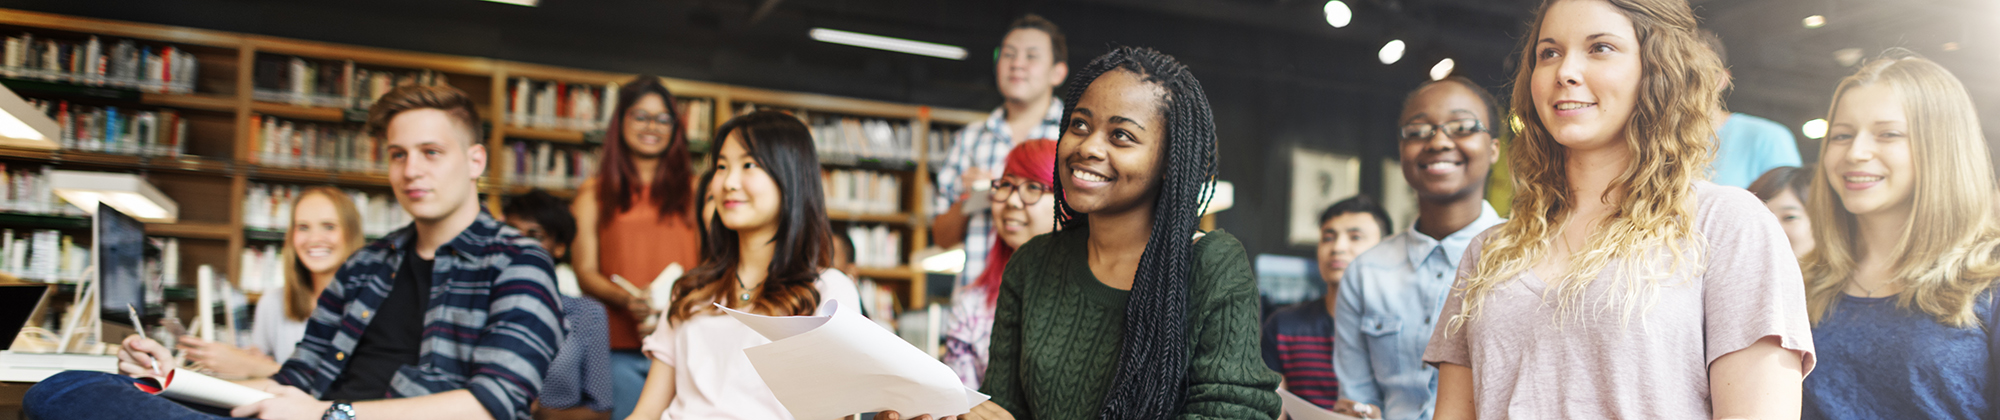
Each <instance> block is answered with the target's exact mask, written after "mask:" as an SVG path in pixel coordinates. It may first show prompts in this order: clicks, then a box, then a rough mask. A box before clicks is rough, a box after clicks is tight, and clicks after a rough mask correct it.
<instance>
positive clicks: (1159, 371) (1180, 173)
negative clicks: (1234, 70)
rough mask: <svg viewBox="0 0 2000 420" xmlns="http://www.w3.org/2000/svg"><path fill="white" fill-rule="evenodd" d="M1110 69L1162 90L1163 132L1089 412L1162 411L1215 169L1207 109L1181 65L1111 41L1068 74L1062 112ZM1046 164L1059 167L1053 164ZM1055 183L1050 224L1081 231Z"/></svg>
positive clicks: (1184, 333) (1168, 409)
mask: <svg viewBox="0 0 2000 420" xmlns="http://www.w3.org/2000/svg"><path fill="white" fill-rule="evenodd" d="M1113 70H1123V71H1128V72H1132V73H1133V74H1135V75H1137V76H1139V77H1140V79H1141V80H1144V81H1145V82H1147V83H1151V84H1155V85H1158V86H1160V87H1161V88H1162V90H1164V91H1166V93H1165V95H1163V96H1162V97H1161V98H1160V103H1161V106H1160V114H1161V116H1163V117H1164V118H1162V120H1164V121H1166V126H1167V130H1166V140H1167V141H1166V149H1165V150H1164V151H1163V152H1162V153H1163V158H1162V159H1161V162H1162V163H1163V165H1164V166H1163V169H1162V170H1161V171H1160V172H1161V177H1162V179H1161V180H1160V184H1159V185H1160V187H1159V188H1160V191H1159V194H1158V196H1157V197H1156V202H1155V203H1154V205H1153V234H1152V237H1150V238H1147V240H1146V250H1145V252H1144V253H1143V254H1141V256H1140V257H1139V267H1138V270H1137V272H1136V273H1134V275H1133V280H1132V294H1131V301H1130V303H1128V304H1127V305H1126V306H1125V337H1124V344H1123V346H1122V347H1121V348H1120V349H1119V351H1118V352H1119V357H1118V373H1117V375H1116V376H1114V377H1113V379H1112V385H1111V391H1110V393H1109V394H1107V395H1105V397H1104V406H1103V407H1102V408H1101V409H1100V410H1099V412H1098V416H1099V417H1100V418H1106V419H1158V418H1167V417H1172V416H1173V415H1174V413H1177V412H1179V411H1180V409H1181V398H1182V397H1183V395H1181V394H1182V391H1184V390H1185V389H1186V378H1187V366H1188V363H1189V359H1190V356H1189V353H1190V350H1189V348H1188V328H1187V323H1188V319H1187V317H1188V288H1189V284H1191V280H1192V279H1193V278H1194V258H1195V256H1194V241H1193V237H1194V234H1195V230H1196V228H1197V227H1198V226H1199V225H1200V221H1201V209H1202V208H1203V207H1205V206H1207V205H1208V201H1209V198H1210V197H1211V196H1212V195H1214V190H1213V188H1212V187H1211V185H1212V183H1211V182H1210V181H1211V180H1213V179H1214V178H1215V173H1216V143H1215V118H1214V116H1213V115H1212V113H1210V112H1209V109H1208V96H1207V94H1204V93H1202V89H1201V82H1200V81H1197V80H1195V78H1194V74H1193V73H1190V72H1188V69H1187V66H1184V65H1181V63H1180V62H1179V61H1177V60H1175V59H1174V58H1173V57H1172V56H1169V55H1166V54H1164V53H1161V52H1159V51H1154V50H1153V49H1150V48H1142V47H1119V48H1117V49H1113V50H1111V52H1109V53H1105V54H1104V55H1103V56H1099V57H1097V59H1095V60H1091V62H1090V65H1089V66H1087V67H1084V69H1083V72H1082V73H1079V77H1077V78H1076V79H1072V80H1071V81H1070V85H1069V91H1068V93H1067V95H1066V96H1065V97H1064V98H1063V99H1064V101H1063V106H1064V107H1065V108H1066V109H1064V110H1063V115H1065V116H1067V115H1071V113H1073V112H1076V105H1077V103H1078V102H1079V101H1080V100H1081V99H1083V92H1084V90H1086V89H1088V88H1089V87H1090V84H1091V82H1093V81H1096V80H1097V77H1098V76H1102V75H1104V73H1106V72H1110V71H1113ZM1058 165H1060V163H1058ZM1056 170H1057V171H1059V172H1058V173H1060V170H1061V168H1056ZM1055 184H1056V185H1055V199H1056V221H1057V223H1059V224H1061V226H1062V229H1063V230H1071V229H1084V230H1085V231H1088V229H1089V224H1088V222H1089V220H1088V217H1087V215H1085V214H1082V213H1078V212H1076V210H1073V209H1071V208H1070V207H1069V203H1068V202H1067V201H1066V200H1064V199H1063V187H1062V184H1063V183H1061V182H1057V183H1055Z"/></svg>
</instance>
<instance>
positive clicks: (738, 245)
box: [626, 111, 860, 420]
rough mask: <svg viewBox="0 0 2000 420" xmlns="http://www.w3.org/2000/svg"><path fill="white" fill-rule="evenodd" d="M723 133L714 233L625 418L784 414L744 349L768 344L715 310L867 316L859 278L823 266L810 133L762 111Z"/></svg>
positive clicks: (826, 254) (820, 200) (828, 238)
mask: <svg viewBox="0 0 2000 420" xmlns="http://www.w3.org/2000/svg"><path fill="white" fill-rule="evenodd" d="M716 138H720V139H723V141H722V144H721V147H720V148H718V149H717V152H716V154H715V165H714V167H715V176H714V181H713V182H714V190H713V191H715V193H716V200H717V206H716V207H717V213H716V217H715V220H716V221H717V222H718V223H716V224H717V225H718V226H716V228H715V229H711V230H710V231H709V232H708V234H707V236H706V237H705V238H703V240H704V241H706V242H707V243H708V244H710V246H706V247H704V249H703V251H704V252H706V253H707V255H703V256H702V259H701V260H702V263H701V265H697V266H695V268H694V269H693V270H690V271H689V272H688V273H687V275H686V276H684V277H683V278H681V279H680V280H679V281H677V282H675V283H674V288H673V302H671V303H670V304H669V306H668V309H667V310H666V311H665V312H663V313H662V314H661V315H660V316H661V318H662V319H661V320H660V321H659V322H656V323H655V324H656V329H655V330H654V331H653V334H652V335H649V336H647V337H646V340H645V344H646V345H645V350H646V353H648V354H649V355H651V356H652V369H651V371H652V373H651V374H649V375H647V377H646V390H645V392H644V394H643V395H641V396H640V398H639V403H638V405H637V406H636V407H635V408H633V409H632V414H631V415H630V416H629V417H626V419H627V420H653V419H667V418H676V419H789V418H791V414H790V412H788V411H786V410H785V407H784V406H783V405H781V404H779V402H778V400H777V397H774V396H772V394H771V390H770V387H769V386H767V385H765V384H764V380H763V379H762V378H761V377H759V376H758V374H757V370H756V368H754V367H752V366H751V365H750V359H749V358H748V357H746V356H744V353H743V349H746V348H750V347H755V346H758V345H762V344H766V343H770V342H771V341H770V340H767V339H765V338H764V336H763V335H759V334H758V333H757V332H756V331H754V330H751V329H750V327H748V326H745V325H743V323H742V322H739V321H737V320H735V319H733V318H730V317H729V316H727V315H724V314H723V313H722V312H721V311H720V310H717V309H715V306H714V305H715V304H721V305H724V306H728V307H730V308H734V309H737V310H741V311H745V312H750V313H754V314H758V315H769V316H797V315H830V313H829V310H830V309H832V308H830V306H835V305H829V304H828V303H829V302H832V301H839V303H838V305H837V307H838V308H843V309H840V310H842V311H854V310H859V309H860V306H858V305H860V294H859V292H857V291H856V290H855V287H854V280H852V279H849V278H847V276H846V275H844V274H841V273H840V271H838V270H832V269H829V268H828V267H829V266H830V265H831V264H832V247H833V244H832V241H833V234H832V228H831V227H830V226H829V223H828V221H827V217H826V205H825V203H824V200H825V197H826V195H825V192H823V190H822V189H821V186H820V177H819V157H818V155H817V153H815V152H814V150H813V143H812V133H811V131H809V129H807V128H806V126H805V124H804V123H802V122H799V120H798V118H795V117H792V116H791V115H786V114H784V113H779V112H773V111H762V112H755V113H751V114H748V115H744V116H740V117H736V118H735V119H732V120H730V121H729V122H728V123H726V124H723V125H722V127H721V128H720V129H718V130H716ZM813 420H825V419H813Z"/></svg>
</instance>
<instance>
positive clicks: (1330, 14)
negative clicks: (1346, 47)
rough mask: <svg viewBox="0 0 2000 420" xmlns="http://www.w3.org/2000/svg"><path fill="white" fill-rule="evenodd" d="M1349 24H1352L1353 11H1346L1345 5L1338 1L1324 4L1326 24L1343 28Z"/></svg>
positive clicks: (1334, 0)
mask: <svg viewBox="0 0 2000 420" xmlns="http://www.w3.org/2000/svg"><path fill="white" fill-rule="evenodd" d="M1351 22H1354V11H1353V10H1348V9H1347V3H1343V2H1341V1H1340V0H1333V1H1329V2H1326V24H1328V25H1333V27H1335V28H1345V27H1347V24H1348V23H1351Z"/></svg>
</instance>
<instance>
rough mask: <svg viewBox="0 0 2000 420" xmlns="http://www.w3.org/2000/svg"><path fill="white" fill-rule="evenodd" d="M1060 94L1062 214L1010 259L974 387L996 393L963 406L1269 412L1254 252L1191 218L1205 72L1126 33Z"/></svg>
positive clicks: (1205, 112)
mask: <svg viewBox="0 0 2000 420" xmlns="http://www.w3.org/2000/svg"><path fill="white" fill-rule="evenodd" d="M1063 103H1064V104H1067V105H1066V106H1068V107H1069V108H1068V109H1066V110H1065V112H1064V113H1063V118H1064V119H1063V134H1062V138H1061V139H1060V140H1059V141H1058V146H1057V147H1056V165H1055V179H1056V185H1055V191H1053V192H1052V193H1053V198H1055V200H1056V202H1055V206H1056V208H1055V212H1056V221H1057V223H1059V224H1060V225H1061V229H1060V230H1058V231H1057V232H1056V233H1053V234H1049V235H1042V236H1041V237H1038V238H1035V239H1034V240H1031V241H1028V243H1027V244H1025V245H1022V246H1021V249H1020V250H1017V251H1015V252H1014V256H1013V260H1011V261H1009V262H1008V264H1007V267H1006V269H1005V270H1006V272H1005V274H1002V280H1001V281H1000V299H999V302H998V305H999V307H998V309H997V310H996V311H995V313H996V315H995V319H994V321H993V338H992V348H991V351H992V353H991V355H990V357H991V360H990V363H989V364H988V365H987V366H986V378H985V381H984V383H982V384H981V388H980V391H981V392H984V393H986V394H987V395H991V396H992V397H993V399H992V400H990V401H988V402H987V403H985V404H981V405H979V406H978V407H974V408H973V410H972V413H970V414H968V415H966V416H965V417H966V418H972V419H995V418H998V419H1006V418H1023V419H1034V418H1062V419H1073V418H1086V417H1094V418H1105V419H1165V418H1175V417H1201V418H1234V419H1268V418H1273V417H1276V416H1277V415H1278V405H1279V401H1278V395H1277V393H1276V392H1273V391H1274V390H1275V389H1276V388H1277V385H1278V374H1276V373H1273V372H1271V370H1270V369H1268V368H1266V367H1264V361H1263V359H1262V356H1261V354H1260V351H1259V350H1260V349H1259V346H1258V338H1259V337H1258V330H1257V327H1258V325H1257V324H1258V322H1257V321H1258V320H1257V316H1258V310H1257V284H1256V279H1255V278H1254V276H1253V275H1252V272H1251V269H1250V260H1249V258H1248V257H1247V256H1245V254H1244V251H1243V245H1242V244H1241V243H1239V242H1237V241H1236V237H1234V236H1231V235H1230V234H1228V233H1226V232H1222V231H1213V232H1208V233H1207V234H1206V235H1201V236H1199V237H1197V234H1196V227H1197V225H1198V224H1199V221H1200V220H1199V219H1200V217H1201V209H1202V207H1203V206H1204V205H1206V204H1207V203H1208V199H1209V197H1210V196H1211V195H1212V194H1213V190H1212V189H1211V188H1212V187H1211V186H1210V185H1211V184H1210V181H1212V180H1214V178H1215V174H1216V148H1217V145H1216V139H1215V120H1214V118H1213V117H1212V116H1211V114H1210V113H1209V109H1208V98H1207V96H1206V94H1204V93H1203V92H1202V89H1201V82H1199V81H1196V80H1195V78H1194V74H1192V73H1190V72H1188V69H1187V67H1185V66H1182V65H1181V64H1180V63H1179V62H1178V61H1175V60H1174V58H1173V57H1170V56H1168V55H1166V54H1162V53H1160V52H1158V51H1154V50H1151V49H1146V48H1135V47H1121V48H1118V49H1114V50H1112V51H1111V52H1109V53H1106V54H1104V55H1103V56H1100V57H1098V58H1097V59H1096V60H1092V61H1091V63H1090V65H1089V66H1088V67H1086V68H1085V69H1084V71H1083V72H1081V73H1079V74H1078V77H1077V78H1076V79H1074V80H1072V81H1071V84H1070V88H1069V94H1068V96H1067V98H1065V100H1064V101H1063ZM888 418H891V419H894V418H897V417H895V416H890V417H888Z"/></svg>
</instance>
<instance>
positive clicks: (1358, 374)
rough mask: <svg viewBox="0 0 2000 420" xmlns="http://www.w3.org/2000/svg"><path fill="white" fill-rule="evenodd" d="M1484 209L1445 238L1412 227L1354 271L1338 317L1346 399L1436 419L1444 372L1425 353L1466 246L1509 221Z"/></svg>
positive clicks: (1337, 346)
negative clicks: (1428, 362) (1439, 372)
mask: <svg viewBox="0 0 2000 420" xmlns="http://www.w3.org/2000/svg"><path fill="white" fill-rule="evenodd" d="M1479 206H1480V209H1479V218H1478V219H1476V220H1473V221H1472V224H1470V225H1466V226H1465V228H1463V229H1459V230H1458V231H1457V232H1452V234H1451V235H1448V236H1445V237H1444V239H1443V240H1437V239H1432V238H1431V237H1429V236H1425V235H1424V234H1423V233H1419V232H1417V229H1416V224H1414V223H1413V224H1411V226H1410V229H1408V230H1404V231H1403V233H1401V234H1397V235H1396V236H1391V237H1389V239H1385V240H1383V241H1382V243H1381V244H1378V245H1376V246H1375V247H1374V248H1371V249H1369V250H1368V251H1367V252H1364V253H1362V254H1361V256H1360V257H1357V258H1355V260H1354V263H1353V264H1352V265H1351V266H1350V267H1349V268H1348V269H1347V273H1346V274H1344V275H1343V276H1342V278H1341V281H1340V294H1339V296H1337V297H1336V299H1338V301H1337V302H1335V303H1334V312H1335V313H1334V315H1333V325H1334V326H1333V331H1334V337H1335V338H1334V350H1333V368H1334V374H1335V375H1337V376H1338V377H1339V378H1340V397H1341V398H1344V399H1348V400H1353V401H1355V402H1359V403H1363V404H1370V405H1374V406H1376V407H1380V408H1381V409H1382V418H1384V419H1388V420H1404V419H1425V420H1427V419H1430V418H1431V410H1432V408H1433V405H1434V403H1435V401H1436V400H1437V370H1436V369H1434V368H1432V367H1430V366H1429V365H1426V364H1424V360H1423V358H1424V347H1425V346H1428V345H1430V341H1431V329H1432V328H1433V327H1434V326H1436V325H1437V321H1438V320H1437V315H1438V313H1439V311H1440V310H1441V309H1443V308H1442V307H1441V306H1443V305H1444V299H1445V297H1446V296H1447V295H1448V294H1450V292H1451V284H1452V282H1453V281H1455V280H1457V275H1458V262H1459V258H1460V257H1463V256H1464V254H1465V247H1466V245H1469V244H1471V242H1472V238H1473V237H1474V236H1478V235H1479V233H1480V232H1484V231H1486V229H1487V228H1489V227H1493V226H1494V225H1498V224H1500V223H1501V222H1504V221H1506V219H1501V218H1500V214H1499V213H1495V212H1494V211H1493V206H1491V205H1487V204H1486V203H1485V202H1484V201H1482V202H1480V204H1479Z"/></svg>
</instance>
